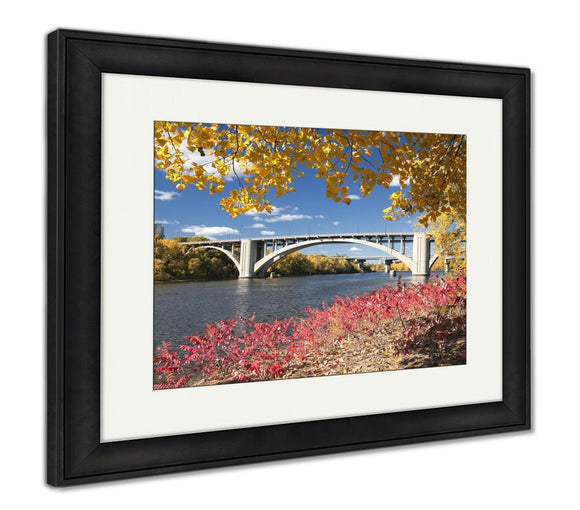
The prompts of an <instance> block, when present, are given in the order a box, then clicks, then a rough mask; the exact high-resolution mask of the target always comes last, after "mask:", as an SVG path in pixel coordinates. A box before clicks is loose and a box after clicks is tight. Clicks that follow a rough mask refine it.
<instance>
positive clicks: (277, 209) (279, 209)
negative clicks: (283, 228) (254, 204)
mask: <svg viewBox="0 0 580 510" xmlns="http://www.w3.org/2000/svg"><path fill="white" fill-rule="evenodd" d="M284 209H287V208H286V207H284V208H283V207H276V206H275V205H273V206H272V212H268V211H256V209H252V210H251V211H248V212H245V213H243V215H244V216H275V215H277V214H281V213H282V211H284ZM288 209H290V208H288Z"/></svg>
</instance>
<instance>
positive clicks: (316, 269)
mask: <svg viewBox="0 0 580 510" xmlns="http://www.w3.org/2000/svg"><path fill="white" fill-rule="evenodd" d="M268 272H269V273H270V272H274V273H276V274H279V275H281V276H301V275H313V274H344V273H361V272H362V269H361V268H359V267H358V265H357V264H356V263H355V262H354V261H353V260H349V259H346V258H343V257H327V256H326V255H305V254H303V253H300V252H294V253H291V254H290V255H287V256H286V257H283V258H281V259H280V260H279V261H278V262H276V263H275V264H274V265H273V266H272V267H270V269H268Z"/></svg>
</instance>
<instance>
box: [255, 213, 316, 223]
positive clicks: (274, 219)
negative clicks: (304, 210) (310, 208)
mask: <svg viewBox="0 0 580 510" xmlns="http://www.w3.org/2000/svg"><path fill="white" fill-rule="evenodd" d="M311 219H312V216H309V215H308V214H280V215H279V216H274V217H272V218H264V221H265V222H266V223H278V222H279V221H297V220H311Z"/></svg>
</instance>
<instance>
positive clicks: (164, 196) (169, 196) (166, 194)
mask: <svg viewBox="0 0 580 510" xmlns="http://www.w3.org/2000/svg"><path fill="white" fill-rule="evenodd" d="M176 196H179V193H177V191H161V190H158V189H156V190H155V200H173V199H174V198H175V197H176Z"/></svg>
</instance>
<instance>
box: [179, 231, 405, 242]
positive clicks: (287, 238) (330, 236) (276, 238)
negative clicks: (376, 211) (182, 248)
mask: <svg viewBox="0 0 580 510" xmlns="http://www.w3.org/2000/svg"><path fill="white" fill-rule="evenodd" d="M413 235H414V232H386V233H385V232H362V233H361V232H359V233H356V234H354V233H346V234H312V235H288V236H270V237H250V238H241V237H239V238H237V239H210V240H208V241H185V242H183V243H182V244H199V245H202V244H215V243H239V242H240V241H241V240H242V239H249V240H250V241H304V240H309V239H346V238H350V239H361V238H367V237H374V238H376V237H381V238H389V237H398V238H401V237H413Z"/></svg>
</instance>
